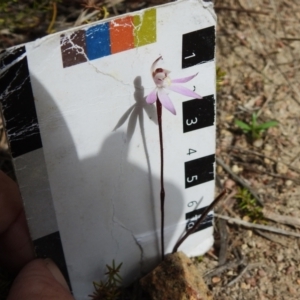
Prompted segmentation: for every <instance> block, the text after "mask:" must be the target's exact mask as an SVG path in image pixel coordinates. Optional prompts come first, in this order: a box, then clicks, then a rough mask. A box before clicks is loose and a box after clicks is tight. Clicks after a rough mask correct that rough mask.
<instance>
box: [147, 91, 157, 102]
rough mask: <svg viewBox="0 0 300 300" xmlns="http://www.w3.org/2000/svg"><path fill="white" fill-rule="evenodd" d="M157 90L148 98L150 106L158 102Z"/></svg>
mask: <svg viewBox="0 0 300 300" xmlns="http://www.w3.org/2000/svg"><path fill="white" fill-rule="evenodd" d="M156 92H157V89H154V90H153V91H152V92H151V93H150V94H149V95H148V96H147V98H146V102H147V103H148V104H153V103H154V102H155V101H156V100H157V95H156V94H157V93H156Z"/></svg>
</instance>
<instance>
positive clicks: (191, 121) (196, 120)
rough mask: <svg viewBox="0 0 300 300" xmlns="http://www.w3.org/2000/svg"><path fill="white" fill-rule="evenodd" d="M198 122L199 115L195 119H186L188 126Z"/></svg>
mask: <svg viewBox="0 0 300 300" xmlns="http://www.w3.org/2000/svg"><path fill="white" fill-rule="evenodd" d="M197 122H198V119H197V117H195V119H194V120H190V121H189V120H186V125H187V126H191V125H193V124H196V123H197Z"/></svg>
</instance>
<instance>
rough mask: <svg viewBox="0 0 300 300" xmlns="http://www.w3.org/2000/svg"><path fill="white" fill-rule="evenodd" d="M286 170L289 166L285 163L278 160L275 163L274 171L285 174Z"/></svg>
mask: <svg viewBox="0 0 300 300" xmlns="http://www.w3.org/2000/svg"><path fill="white" fill-rule="evenodd" d="M288 170H289V168H288V167H287V166H286V165H285V164H283V163H281V162H278V163H277V164H276V172H277V173H278V174H286V173H287V171H288Z"/></svg>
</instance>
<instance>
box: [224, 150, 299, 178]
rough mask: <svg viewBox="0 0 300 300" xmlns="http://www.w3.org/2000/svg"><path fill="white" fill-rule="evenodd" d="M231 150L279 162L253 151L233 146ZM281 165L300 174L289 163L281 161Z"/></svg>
mask: <svg viewBox="0 0 300 300" xmlns="http://www.w3.org/2000/svg"><path fill="white" fill-rule="evenodd" d="M230 149H232V150H238V151H241V152H246V153H250V154H253V155H256V156H260V157H262V158H267V159H269V160H271V161H273V162H275V163H277V162H278V160H277V159H275V158H273V157H270V156H267V155H264V154H262V153H259V152H256V151H253V150H248V149H242V148H239V147H237V146H232V147H230ZM280 163H282V164H284V165H286V166H287V167H288V168H289V169H291V170H292V171H294V172H297V173H300V170H299V169H297V168H295V167H293V166H290V165H289V164H287V163H285V162H282V161H281V162H280Z"/></svg>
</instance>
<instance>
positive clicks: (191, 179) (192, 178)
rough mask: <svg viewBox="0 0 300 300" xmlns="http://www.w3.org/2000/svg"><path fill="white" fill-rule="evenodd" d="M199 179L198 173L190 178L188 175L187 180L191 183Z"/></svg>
mask: <svg viewBox="0 0 300 300" xmlns="http://www.w3.org/2000/svg"><path fill="white" fill-rule="evenodd" d="M197 179H198V176H197V175H194V176H192V177H191V178H190V177H187V179H186V181H187V182H188V183H191V182H193V181H194V180H197Z"/></svg>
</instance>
